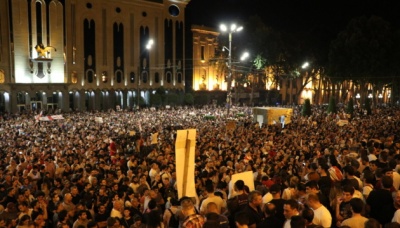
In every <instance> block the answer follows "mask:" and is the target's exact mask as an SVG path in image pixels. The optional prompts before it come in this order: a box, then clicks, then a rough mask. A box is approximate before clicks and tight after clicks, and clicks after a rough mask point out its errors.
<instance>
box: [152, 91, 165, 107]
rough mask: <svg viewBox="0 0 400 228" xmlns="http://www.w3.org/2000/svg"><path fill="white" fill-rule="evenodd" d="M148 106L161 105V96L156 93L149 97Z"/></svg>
mask: <svg viewBox="0 0 400 228" xmlns="http://www.w3.org/2000/svg"><path fill="white" fill-rule="evenodd" d="M150 104H151V105H153V106H160V105H161V104H162V101H161V95H160V94H158V93H155V94H151V95H150Z"/></svg>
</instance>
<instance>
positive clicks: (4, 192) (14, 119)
mask: <svg viewBox="0 0 400 228" xmlns="http://www.w3.org/2000/svg"><path fill="white" fill-rule="evenodd" d="M300 109H301V107H300V106H299V107H293V115H292V116H290V117H286V118H290V120H291V122H290V124H285V125H282V124H280V122H279V120H278V119H277V121H274V124H265V123H264V124H259V123H256V122H254V120H253V116H252V115H251V113H252V110H251V108H249V107H237V108H232V109H231V112H230V116H229V117H227V116H226V115H225V114H226V110H225V109H224V108H218V107H203V108H189V107H180V108H170V109H154V108H151V109H141V110H134V111H124V110H122V111H112V110H111V111H107V112H79V113H74V112H71V113H63V117H64V119H63V120H53V121H38V119H37V118H35V115H37V113H33V112H25V113H18V114H4V115H2V116H1V120H0V135H1V140H0V150H1V153H0V156H1V159H0V179H1V180H0V228H2V227H7V228H9V227H19V228H25V227H50V228H58V227H59V228H66V227H71V228H82V227H87V228H92V227H113V228H121V227H124V228H131V227H135V228H136V227H149V228H150V227H190V228H191V227H196V228H198V227H204V228H210V227H240V228H241V227H252V228H253V227H279V228H281V227H284V228H287V227H292V228H298V227H352V228H353V227H354V228H358V227H400V225H399V224H400V191H399V187H400V174H399V172H398V171H399V167H400V166H399V165H398V164H399V163H400V155H399V153H400V138H399V136H400V134H399V129H400V126H399V124H400V121H399V119H400V109H399V108H398V107H379V108H376V109H375V110H374V113H373V114H372V115H366V113H365V112H364V111H363V110H361V109H357V110H355V112H354V114H353V115H351V116H349V115H346V114H345V113H344V112H343V111H342V110H341V111H339V113H337V114H328V113H326V110H325V109H324V108H323V107H317V106H315V107H313V112H312V115H311V116H307V117H303V116H301V114H300V111H301V110H300ZM205 116H208V117H209V116H213V117H214V118H204V117H205ZM341 120H346V121H341ZM347 120H348V121H347ZM232 121H233V122H234V123H235V124H234V125H233V127H232V125H230V127H229V128H228V127H227V123H228V122H232ZM339 123H340V124H339ZM190 128H195V129H196V131H197V134H196V149H195V178H196V179H195V180H194V181H195V187H196V192H197V195H198V197H196V198H193V197H185V196H184V197H182V198H180V199H178V193H177V190H176V189H177V188H176V184H177V178H176V167H175V155H174V152H175V149H174V145H175V141H174V140H175V137H176V131H177V130H179V129H190ZM154 137H157V140H154ZM246 171H252V172H253V179H252V180H251V181H252V182H254V189H253V188H251V189H250V187H249V185H246V183H247V181H249V180H237V181H235V182H234V183H233V181H231V180H232V176H233V175H235V174H238V173H243V172H246ZM188 181H192V180H188Z"/></svg>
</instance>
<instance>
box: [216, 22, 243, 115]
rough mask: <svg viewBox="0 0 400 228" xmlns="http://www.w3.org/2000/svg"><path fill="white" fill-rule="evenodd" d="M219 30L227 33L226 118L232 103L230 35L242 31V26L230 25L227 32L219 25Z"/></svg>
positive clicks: (224, 27)
mask: <svg viewBox="0 0 400 228" xmlns="http://www.w3.org/2000/svg"><path fill="white" fill-rule="evenodd" d="M220 29H221V31H222V32H226V31H227V32H228V39H229V48H226V49H227V50H228V52H229V53H228V69H229V72H228V82H227V83H228V85H227V87H226V91H227V98H226V103H227V104H226V105H227V108H228V109H227V116H228V115H229V110H230V108H231V101H232V94H231V85H232V33H234V32H239V31H241V30H242V29H243V27H242V26H239V27H238V26H236V24H231V25H230V28H229V30H228V28H227V26H226V25H225V24H221V25H220Z"/></svg>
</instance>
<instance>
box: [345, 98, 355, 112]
mask: <svg viewBox="0 0 400 228" xmlns="http://www.w3.org/2000/svg"><path fill="white" fill-rule="evenodd" d="M346 112H347V114H350V115H353V113H354V100H353V98H350V100H349V103H347V109H346Z"/></svg>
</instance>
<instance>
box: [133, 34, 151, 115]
mask: <svg viewBox="0 0 400 228" xmlns="http://www.w3.org/2000/svg"><path fill="white" fill-rule="evenodd" d="M153 44H154V41H153V39H149V40H148V41H147V44H146V49H145V50H143V51H142V54H143V52H144V51H150V49H151V47H152V46H153ZM141 56H142V55H141ZM146 57H147V58H150V57H149V56H148V55H146ZM140 61H143V60H140ZM148 62H149V61H146V64H149V63H148ZM145 67H146V66H145V65H144V66H143V67H141V64H139V67H138V68H139V70H138V74H139V75H138V80H137V95H136V97H137V109H139V107H140V104H139V103H140V80H141V78H142V72H143V69H144V68H145Z"/></svg>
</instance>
